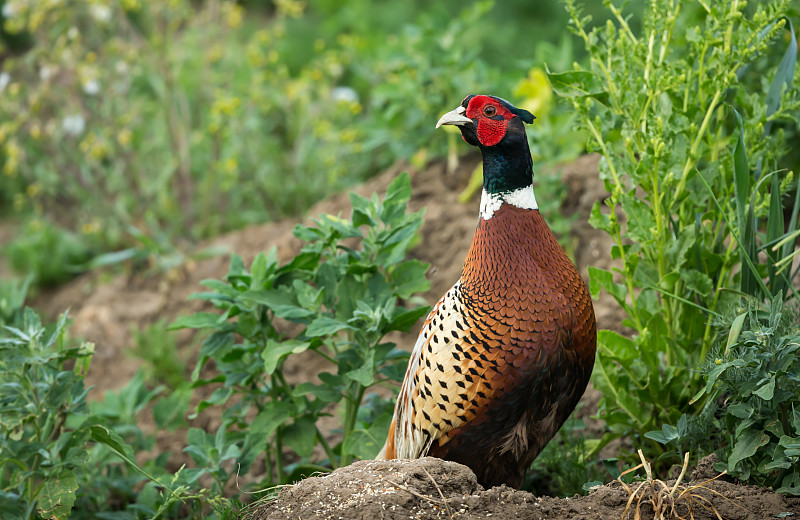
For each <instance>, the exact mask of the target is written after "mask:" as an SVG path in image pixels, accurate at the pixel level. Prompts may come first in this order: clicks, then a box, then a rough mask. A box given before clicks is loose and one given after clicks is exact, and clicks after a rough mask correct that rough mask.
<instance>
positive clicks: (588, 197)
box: [32, 156, 800, 519]
mask: <svg viewBox="0 0 800 520" xmlns="http://www.w3.org/2000/svg"><path fill="white" fill-rule="evenodd" d="M477 161H478V158H477V157H475V156H472V157H469V158H467V159H464V160H463V161H462V164H461V166H460V167H459V168H458V169H457V170H456V171H455V172H454V173H450V174H447V173H445V168H444V165H443V163H441V162H437V163H433V164H432V165H430V166H428V167H427V168H425V169H424V170H417V169H415V168H412V167H410V166H408V165H398V166H397V167H395V168H392V169H391V170H390V171H387V172H385V173H384V174H382V175H380V176H378V177H376V178H374V179H372V180H370V181H369V182H367V183H365V184H364V185H362V186H359V187H358V188H356V189H354V190H353V191H355V192H357V193H360V194H362V195H369V194H371V193H372V192H378V193H384V192H385V189H386V186H387V185H388V184H389V182H391V180H392V179H393V178H395V177H396V175H397V174H398V173H400V172H402V171H408V172H409V174H410V175H411V179H412V189H413V198H412V200H411V203H410V209H411V210H414V211H416V210H418V209H421V208H425V210H426V213H425V222H424V224H423V227H422V240H421V243H420V244H419V245H418V246H417V247H416V248H415V249H414V250H413V251H412V252H411V254H412V256H413V257H415V258H418V259H420V260H422V261H425V262H429V263H430V264H431V269H430V270H429V273H428V277H429V279H430V281H431V290H430V291H429V292H428V293H427V294H425V297H426V298H427V300H428V301H429V302H434V301H436V300H437V299H438V298H439V297H440V296H441V295H442V294H443V293H444V292H445V291H446V290H447V289H448V288H449V287H450V285H451V284H452V283H453V282H454V281H455V280H456V279H458V277H459V276H460V274H461V267H462V265H463V260H464V255H465V253H466V250H467V248H468V246H469V243H470V241H471V239H472V235H473V233H474V230H475V226H476V223H477V201H476V200H473V201H471V202H470V203H468V204H461V203H459V202H458V200H457V197H458V194H459V193H460V192H461V190H462V189H463V187H464V186H465V185H466V182H467V179H468V177H469V175H470V173H471V172H472V170H473V169H474V167H475V165H476V164H477ZM551 174H552V175H557V176H558V177H559V178H560V179H561V181H562V182H563V183H564V184H565V185H566V187H567V189H568V196H567V199H566V201H565V205H564V208H563V211H564V213H565V214H574V215H575V216H576V218H575V221H574V222H575V223H574V226H573V229H572V237H562V238H564V239H565V240H567V241H569V242H570V243H572V244H574V245H575V247H574V248H571V249H574V260H575V263H576V264H577V265H578V267H579V268H580V270H581V272H582V273H583V274H584V276H586V269H587V266H588V265H594V266H597V267H602V268H606V269H609V268H610V267H612V265H613V262H612V261H611V259H610V258H609V252H610V248H611V243H610V239H609V238H608V237H607V236H606V235H605V234H603V233H602V232H598V231H596V230H594V229H592V228H591V227H590V226H589V225H588V224H587V220H588V216H589V210H590V209H591V207H592V205H593V204H594V202H595V201H597V200H601V199H602V198H603V197H604V196H605V192H604V190H603V188H602V186H601V185H600V183H599V181H598V180H597V157H596V156H585V157H581V158H579V159H578V160H576V161H574V162H572V163H569V164H567V165H564V166H562V167H560V168H556V169H555V170H554V171H553V172H552V173H551ZM349 210H350V203H349V196H348V194H347V193H342V194H338V195H334V196H332V197H330V198H328V199H326V200H325V201H322V202H320V203H319V204H317V205H316V206H315V207H314V208H313V209H312V210H311V211H310V212H309V214H310V215H312V216H313V215H317V214H320V213H334V214H337V213H341V214H343V215H349ZM294 224H295V221H282V222H276V223H269V224H264V225H259V226H253V227H250V228H247V229H244V230H241V231H237V232H234V233H230V234H227V235H224V236H222V237H219V238H217V239H216V240H214V241H212V242H211V243H209V244H205V245H215V246H219V245H222V246H226V247H227V248H228V249H229V250H230V251H232V252H236V253H237V254H239V255H241V256H242V257H243V258H244V261H245V263H246V264H247V263H249V262H250V261H251V260H252V258H253V257H254V256H255V255H256V254H258V253H259V252H261V251H263V250H265V249H269V248H271V247H276V248H277V252H278V257H279V258H280V259H281V260H283V261H286V260H288V259H290V258H291V257H292V256H293V255H295V254H296V253H297V252H298V251H299V248H300V245H301V244H300V242H299V241H298V240H297V239H295V238H294V237H293V235H292V233H291V231H292V228H293V227H294ZM568 249H570V248H568ZM227 269H228V257H227V255H223V256H217V257H214V258H210V259H205V260H202V261H189V262H187V263H186V264H185V265H184V266H183V267H182V268H180V269H178V270H174V271H171V272H168V273H164V274H162V275H158V276H145V275H142V274H141V273H127V274H123V275H117V276H110V275H109V274H108V273H97V272H95V273H90V274H87V275H84V276H82V277H79V278H77V279H76V280H74V281H72V282H71V283H69V284H67V285H65V286H63V287H61V288H58V289H57V290H55V291H52V292H49V293H47V294H43V295H40V296H39V297H37V298H36V300H35V301H34V302H33V303H32V305H33V307H35V308H37V309H39V310H41V311H43V312H44V313H45V314H49V315H50V316H51V317H54V316H56V315H57V314H59V313H61V312H63V311H64V310H65V309H67V308H69V309H70V316H71V317H72V320H73V326H72V328H71V333H72V334H74V335H76V336H79V337H82V338H85V339H86V340H89V341H92V342H94V343H95V345H96V354H95V356H94V358H93V360H92V367H91V370H90V372H89V374H88V377H87V378H86V382H87V385H93V386H94V389H93V390H92V392H91V394H90V398H95V399H97V398H100V397H101V395H102V392H104V391H106V390H116V389H119V388H120V387H122V386H123V385H125V383H126V382H128V381H129V380H130V379H131V377H132V376H133V375H134V374H135V373H136V370H137V369H138V367H139V362H138V361H137V360H135V359H134V358H132V357H131V355H130V354H129V351H130V348H131V345H132V344H133V342H134V339H133V338H134V336H133V331H135V330H142V329H144V328H146V327H148V326H150V325H152V324H154V323H156V322H157V321H159V320H165V321H166V322H171V321H173V320H174V319H175V318H177V317H178V316H183V315H186V314H190V313H192V312H195V311H198V310H202V309H203V307H204V305H205V304H204V303H203V302H200V301H197V300H188V299H187V298H188V297H189V296H190V295H191V294H192V293H193V292H196V291H199V290H202V287H201V286H200V285H199V282H200V281H201V280H203V279H207V278H221V277H223V276H224V275H225V274H226V273H227ZM587 279H588V278H587ZM594 303H595V313H596V315H597V321H598V326H599V327H600V328H605V329H614V330H618V331H624V328H623V327H622V325H621V322H622V318H623V316H624V314H623V313H622V311H621V310H620V309H619V308H618V306H617V305H616V304H615V303H614V302H613V300H612V299H611V298H610V297H608V295H605V294H604V295H601V297H600V299H599V300H598V301H595V302H594ZM415 337H416V333H415V332H414V333H411V334H408V335H401V334H396V335H394V336H393V337H392V338H391V339H392V340H393V341H396V342H397V343H398V344H400V345H404V346H405V347H406V348H409V349H410V347H411V345H412V344H413V342H414V339H415ZM196 345H197V341H196V340H195V337H194V334H193V333H192V332H191V331H181V332H179V333H178V348H179V349H180V351H181V354H183V355H184V357H185V358H187V359H188V358H191V357H193V356H194V355H195V353H196ZM192 365H193V363H189V367H188V368H187V374H186V375H187V377H188V375H189V372H190V371H191V367H192ZM326 368H327V367H325V366H324V365H323V364H322V363H321V362H320V361H319V358H318V357H314V356H311V355H308V356H302V355H301V356H295V359H293V360H290V363H288V364H287V367H286V375H287V377H288V378H289V379H290V380H291V381H293V382H300V381H308V380H313V379H314V378H316V376H317V374H318V373H319V372H321V371H323V370H325V369H326ZM598 399H599V395H598V392H597V391H596V390H594V389H592V388H591V386H590V388H589V389H588V390H587V393H586V395H585V396H584V401H585V403H586V405H585V406H583V407H582V409H581V411H580V414H581V416H582V417H583V418H584V420H585V421H586V422H587V423H588V426H589V430H590V435H591V434H593V433H597V436H599V435H600V434H602V423H601V422H600V421H597V420H592V419H591V418H590V415H591V414H592V413H593V412H594V411H595V410H596V409H597V407H596V404H597V401H598ZM146 415H147V414H144V415H143V416H142V418H141V420H142V422H141V423H140V425H141V426H142V427H143V428H144V429H145V431H147V432H152V433H154V434H155V435H156V439H157V443H158V445H157V450H158V451H166V450H169V451H170V452H172V453H173V454H179V455H180V453H181V450H182V448H183V445H184V442H185V432H177V433H176V432H162V431H156V428H155V425H154V424H152V418H151V417H148V416H146ZM335 422H336V421H335V420H334V423H335ZM190 425H191V426H195V427H200V428H206V429H207V430H209V431H216V428H217V427H218V425H219V412H218V411H216V412H215V411H214V410H213V409H209V410H207V411H206V412H204V413H203V414H201V415H200V417H198V418H197V419H194V420H193V421H190ZM321 426H322V427H323V428H324V425H321ZM331 427H334V425H332V426H331ZM595 430H596V431H595ZM609 456H610V455H609ZM177 462H183V461H173V463H177ZM190 465H191V463H190ZM175 469H177V468H175ZM424 470H427V472H428V473H430V474H431V475H432V476H433V478H430V477H428V475H427V474H426V473H425V471H424ZM249 477H250V478H249V479H248V478H243V479H242V480H251V479H254V478H258V475H255V474H253V475H250V476H249ZM242 480H240V483H241V482H242ZM389 480H391V481H393V482H395V483H397V485H394V484H391V483H389ZM433 480H435V481H436V485H434V483H433ZM437 486H438V489H437ZM713 486H723V489H721V490H720V491H719V492H720V493H722V494H723V495H725V496H726V497H729V498H731V499H733V500H734V501H738V502H741V503H743V504H742V505H743V506H744V507H746V508H749V509H746V510H740V509H738V508H735V507H734V508H733V509H731V510H730V512H729V513H726V515H727V517H728V518H732V519H739V518H764V517H765V516H769V515H771V514H773V513H780V512H783V511H793V512H796V513H797V514H800V505H798V503H797V501H795V502H790V501H787V499H785V498H783V497H779V496H777V495H775V494H774V493H770V492H767V491H764V490H759V489H756V488H747V487H742V486H734V485H733V484H729V483H715V484H713ZM726 486H727V487H726ZM714 489H717V488H716V487H715V488H714ZM440 490H441V492H442V493H443V494H444V496H445V498H447V507H449V513H448V510H447V508H446V507H444V502H442V501H441V497H440V495H439V491H440ZM421 497H422V498H421ZM626 500H627V495H626V494H625V492H624V490H622V489H621V488H620V487H618V486H606V487H603V488H601V489H600V490H597V491H594V492H592V493H591V494H590V495H589V496H588V497H576V498H571V499H563V500H562V499H556V498H548V497H544V498H535V497H534V496H533V495H531V494H529V493H525V492H520V491H514V490H511V489H508V488H504V487H500V488H494V489H491V490H488V491H487V490H483V489H481V488H480V486H478V485H477V484H476V481H475V476H474V475H472V474H471V472H470V471H469V470H468V469H467V468H464V467H463V466H459V465H458V464H454V463H450V462H443V461H439V460H437V459H423V460H421V461H417V462H413V461H412V462H408V461H407V462H369V461H368V462H359V463H355V464H353V465H352V466H350V467H347V468H342V469H340V470H337V471H336V472H334V473H333V474H331V475H329V476H326V477H320V478H311V479H307V480H305V481H303V482H302V483H300V484H299V485H297V486H295V487H292V488H287V489H286V490H284V492H283V493H281V497H280V499H278V500H277V501H275V502H273V503H271V504H269V505H267V506H266V507H264V508H263V509H262V510H259V511H257V512H256V513H254V516H253V518H256V519H264V518H365V519H367V518H370V519H371V518H387V519H388V518H401V517H402V518H449V516H448V515H451V516H452V517H454V518H455V517H459V518H485V517H494V518H558V519H567V518H576V519H577V518H593V519H594V518H621V515H622V511H623V510H624V506H625V503H626ZM723 502H724V501H723ZM715 504H717V502H716V501H715ZM717 507H718V508H720V510H722V509H721V508H723V507H726V506H725V505H724V504H720V505H719V506H717ZM754 507H756V508H761V507H763V511H764V512H765V514H764V515H761V514H757V515H756V516H748V515H750V514H751V513H742V512H741V511H758V510H759V509H753V508H754ZM648 514H649V515H650V516H648ZM648 514H645V515H644V516H643V518H652V514H651V513H648ZM753 514H756V513H753ZM437 515H438V516H437ZM695 518H698V519H699V518H715V517H713V516H699V514H698V513H697V512H695Z"/></svg>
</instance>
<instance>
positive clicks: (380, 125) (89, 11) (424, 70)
mask: <svg viewBox="0 0 800 520" xmlns="http://www.w3.org/2000/svg"><path fill="white" fill-rule="evenodd" d="M418 4H419V5H416V3H415V2H408V3H406V4H403V5H402V6H400V5H398V6H393V7H391V9H392V10H393V12H392V13H388V12H387V10H388V9H389V7H388V6H383V5H382V6H373V5H371V4H370V3H366V2H354V3H349V4H348V6H347V7H342V6H341V5H340V3H339V2H329V1H323V0H319V1H316V2H311V3H310V4H306V3H305V2H299V1H295V0H282V1H277V2H275V3H274V5H271V6H270V7H269V8H268V9H265V10H262V9H260V8H259V7H258V6H256V5H248V4H246V3H245V4H239V3H236V2H233V1H222V2H199V3H198V2H190V1H189V0H178V1H172V2H141V1H137V0H131V1H122V2H78V3H76V4H75V5H74V6H71V7H70V9H63V8H61V7H60V6H59V4H58V3H49V2H35V3H31V4H30V5H28V4H26V3H21V2H9V3H7V4H6V5H7V6H8V5H14V6H18V7H15V8H11V9H6V11H8V13H7V14H8V19H7V20H5V27H6V29H7V30H8V31H11V32H15V33H19V34H22V33H27V34H29V35H31V36H32V38H33V41H34V42H35V43H34V46H33V48H32V49H31V50H29V51H28V52H25V53H22V54H19V55H8V56H5V57H4V62H3V76H2V79H0V85H3V87H2V93H3V95H2V96H0V112H1V113H2V114H3V115H4V117H3V121H2V122H0V170H2V174H0V208H3V209H2V213H3V214H9V213H10V214H12V215H14V216H17V217H20V220H21V222H23V223H24V224H22V225H20V226H19V227H18V232H17V235H18V238H17V239H16V240H15V241H14V242H12V244H11V246H10V247H9V251H8V253H9V256H10V258H11V260H12V263H13V264H14V266H15V267H17V268H18V269H19V270H21V271H25V272H33V273H35V274H36V279H35V282H36V283H37V284H54V283H57V282H60V281H63V280H65V279H67V278H69V277H70V276H74V274H75V273H76V272H80V270H84V269H87V268H92V267H96V266H99V265H105V264H108V263H118V262H121V261H125V260H131V261H133V262H138V263H142V262H152V261H153V258H158V259H164V258H168V259H169V258H173V259H176V261H178V262H179V261H180V260H181V259H182V258H183V256H182V254H181V253H183V254H186V253H190V252H192V250H193V248H194V246H195V245H196V244H197V243H198V242H199V241H201V240H203V239H206V238H208V237H213V236H216V235H218V234H220V233H222V232H225V231H228V230H231V229H237V228H240V227H242V226H245V225H247V224H250V223H255V222H264V221H268V220H277V219H279V218H281V217H284V216H287V215H288V216H298V215H301V214H302V213H303V212H304V211H306V210H307V209H308V207H309V206H310V205H311V204H312V203H313V202H315V201H317V200H319V199H320V198H322V197H323V196H325V195H327V194H329V193H331V192H332V191H336V190H341V189H342V188H344V187H347V186H350V185H353V184H355V183H358V182H361V181H363V180H364V179H366V178H368V177H369V176H372V175H374V174H376V173H377V172H379V171H381V170H382V169H385V168H386V167H388V166H389V165H391V164H393V163H394V162H395V161H397V160H398V159H411V158H414V160H415V162H416V163H417V164H419V165H422V164H424V162H425V161H426V159H428V158H433V157H440V156H443V155H444V154H445V152H446V146H447V145H446V141H445V140H444V139H431V138H430V137H431V135H432V133H433V130H434V129H433V125H432V124H431V121H432V120H435V115H436V114H439V112H441V111H442V110H443V109H444V108H445V107H448V106H450V105H451V104H453V103H454V102H456V101H457V100H459V99H461V98H463V96H464V95H465V94H466V93H469V92H479V91H480V92H482V91H484V90H487V91H488V90H491V91H504V92H508V93H509V95H510V93H511V92H512V91H513V89H514V86H515V85H516V84H517V83H519V82H520V80H521V79H522V78H524V77H525V76H526V75H527V73H528V70H529V68H530V67H531V66H532V65H534V64H537V65H538V66H540V67H541V66H542V65H543V63H544V59H545V57H544V56H536V55H534V53H533V48H531V49H530V50H525V51H524V52H519V53H516V54H517V56H516V57H515V58H514V60H513V61H512V60H509V57H510V56H512V55H513V54H514V53H511V52H508V49H509V48H515V47H516V46H514V45H513V42H511V41H508V40H505V41H506V43H505V45H506V47H505V48H499V47H498V45H500V43H501V42H499V41H497V40H496V39H495V36H496V35H497V31H495V30H493V29H492V28H491V27H490V26H487V24H486V21H487V20H494V21H495V22H496V23H500V21H501V20H502V19H503V16H505V15H508V16H511V17H514V16H519V15H520V14H526V15H527V16H529V17H530V16H532V15H531V13H530V12H529V11H530V8H527V7H525V2H508V3H506V2H504V3H503V7H502V8H497V9H492V7H493V3H492V2H478V3H475V4H474V5H470V6H467V7H463V6H462V5H461V4H460V3H459V2H449V4H450V5H449V7H448V6H440V7H438V8H435V9H434V10H433V12H431V13H427V12H424V11H423V10H422V9H421V8H422V6H423V5H424V4H425V3H423V2H419V3H418ZM555 7H556V6H555V5H553V6H550V8H549V10H550V11H553V10H555V11H556V13H561V11H560V9H555ZM390 14H391V15H392V16H390ZM388 20H391V21H392V24H387V21H388ZM536 23H537V24H538V25H540V26H542V27H552V24H547V23H544V22H543V21H539V22H536ZM513 27H514V29H513V30H509V31H504V39H506V38H511V37H512V36H513V35H515V34H516V35H518V36H520V35H521V34H527V30H523V27H522V26H519V27H517V26H513ZM550 31H551V32H550V34H552V35H553V38H552V41H553V43H555V42H557V41H558V38H557V36H556V35H554V34H553V31H552V29H550ZM465 34H469V35H470V37H469V38H466V37H463V35H465ZM526 38H527V37H526ZM489 44H490V45H489ZM487 45H488V47H490V48H491V49H492V50H491V52H490V53H489V56H496V57H498V58H497V59H480V58H479V57H481V56H482V51H483V49H484V47H485V46H487ZM548 48H551V49H552V47H548ZM569 49H571V46H567V53H566V54H565V53H564V52H563V51H562V52H560V54H559V56H558V58H557V61H558V63H559V64H563V65H564V66H566V64H568V63H569V60H570V59H571V55H569V52H568V51H569ZM500 56H502V57H503V60H500V59H499V57H500ZM547 59H548V60H549V61H551V62H552V60H553V59H554V57H553V55H552V54H551V55H549V56H548V57H547ZM526 97H530V95H528V94H526ZM542 110H543V111H544V110H545V108H543V109H542ZM563 114H564V112H563V111H557V113H556V111H554V113H553V117H564V115H563ZM542 115H544V114H542ZM566 117H569V116H566ZM432 118H433V119H432ZM540 122H541V123H542V125H540V126H541V127H542V129H543V131H547V129H548V128H558V129H561V128H565V129H567V128H568V126H564V125H550V126H548V118H545V117H542V118H541V119H540ZM554 134H555V136H553V137H552V138H550V139H542V138H539V139H536V140H535V142H536V143H539V144H536V145H535V147H534V149H535V150H541V151H542V153H539V154H537V156H538V157H541V158H544V157H546V158H552V160H556V159H563V158H564V157H565V154H564V153H563V150H568V151H569V153H568V154H567V156H568V157H570V156H574V155H575V154H577V153H578V151H579V148H576V141H575V140H574V139H571V138H570V136H569V135H568V133H567V132H554ZM544 135H546V134H543V135H542V136H541V137H543V136H544ZM540 147H544V149H542V148H540ZM120 249H122V250H123V251H126V252H125V253H121V252H117V253H115V254H114V255H112V256H108V255H106V256H103V257H101V259H100V260H99V261H95V262H89V260H90V259H92V258H93V257H95V256H97V255H100V254H102V253H106V252H108V251H118V250H120ZM45 250H48V251H49V253H51V254H47V255H45V254H44V251H45ZM36 251H40V252H42V253H43V254H42V256H40V257H37V256H36ZM40 258H46V259H47V261H46V262H42V261H41V260H40ZM166 264H167V265H164V262H158V267H159V268H161V269H169V268H170V267H171V266H172V262H166Z"/></svg>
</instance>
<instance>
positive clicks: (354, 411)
mask: <svg viewBox="0 0 800 520" xmlns="http://www.w3.org/2000/svg"><path fill="white" fill-rule="evenodd" d="M365 391H366V387H364V386H361V385H360V384H358V383H356V382H353V383H352V384H351V388H350V390H348V392H347V394H348V395H347V396H346V399H347V400H346V401H345V405H344V424H343V425H342V426H343V433H344V437H343V438H344V439H346V438H347V436H348V435H349V434H350V432H352V431H353V428H354V427H355V424H356V418H357V417H358V408H359V407H360V406H361V399H362V398H363V397H364V392H365ZM350 459H351V457H350V454H349V453H346V452H345V451H344V450H342V457H341V465H342V466H347V465H348V464H350V462H351V460H350Z"/></svg>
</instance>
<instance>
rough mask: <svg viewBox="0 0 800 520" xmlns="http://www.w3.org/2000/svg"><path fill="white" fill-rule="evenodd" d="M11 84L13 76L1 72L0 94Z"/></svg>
mask: <svg viewBox="0 0 800 520" xmlns="http://www.w3.org/2000/svg"><path fill="white" fill-rule="evenodd" d="M9 83H11V76H9V75H8V72H0V92H2V91H4V90H5V89H6V87H7V86H8V84H9Z"/></svg>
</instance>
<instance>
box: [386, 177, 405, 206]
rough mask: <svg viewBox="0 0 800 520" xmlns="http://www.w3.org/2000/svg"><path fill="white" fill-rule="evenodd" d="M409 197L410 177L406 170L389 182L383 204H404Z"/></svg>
mask: <svg viewBox="0 0 800 520" xmlns="http://www.w3.org/2000/svg"><path fill="white" fill-rule="evenodd" d="M410 199H411V177H409V175H408V172H403V173H401V174H400V175H398V176H397V177H395V178H394V180H392V182H391V183H389V186H388V187H387V188H386V198H385V199H383V203H384V205H386V204H389V203H398V204H404V203H406V202H408V201H409V200H410Z"/></svg>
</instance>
